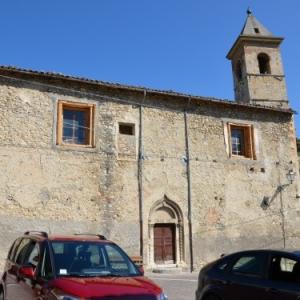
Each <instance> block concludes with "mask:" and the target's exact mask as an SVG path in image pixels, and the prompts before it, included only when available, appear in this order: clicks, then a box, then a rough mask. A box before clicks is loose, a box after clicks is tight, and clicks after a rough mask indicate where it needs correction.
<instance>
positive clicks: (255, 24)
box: [226, 8, 283, 59]
mask: <svg viewBox="0 0 300 300" xmlns="http://www.w3.org/2000/svg"><path fill="white" fill-rule="evenodd" d="M251 41H252V42H265V43H270V44H273V45H280V44H281V42H282V41H283V38H282V37H276V36H274V35H273V34H272V33H271V32H270V31H269V30H268V29H267V28H266V27H265V26H263V25H262V24H261V23H260V22H259V21H258V20H257V19H256V18H255V16H254V15H253V13H252V11H251V10H250V9H249V8H248V10H247V19H246V21H245V24H244V26H243V29H242V31H241V33H240V35H239V36H238V38H237V39H236V41H235V43H234V44H233V46H232V47H231V49H230V51H229V52H228V54H227V56H226V57H227V58H228V59H232V57H233V56H234V53H235V50H236V49H237V48H239V47H240V46H241V44H244V43H245V42H251Z"/></svg>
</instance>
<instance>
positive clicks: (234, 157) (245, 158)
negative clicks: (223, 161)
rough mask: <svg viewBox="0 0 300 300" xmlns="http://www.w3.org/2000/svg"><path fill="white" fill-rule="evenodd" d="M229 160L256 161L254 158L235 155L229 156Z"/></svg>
mask: <svg viewBox="0 0 300 300" xmlns="http://www.w3.org/2000/svg"><path fill="white" fill-rule="evenodd" d="M229 158H233V159H242V160H256V158H254V157H248V156H244V155H235V154H230V156H229Z"/></svg>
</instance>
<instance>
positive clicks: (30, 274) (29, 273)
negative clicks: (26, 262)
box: [19, 266, 34, 279]
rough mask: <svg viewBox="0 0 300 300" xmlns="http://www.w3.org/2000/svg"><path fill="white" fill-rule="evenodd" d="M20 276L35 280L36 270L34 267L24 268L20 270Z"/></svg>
mask: <svg viewBox="0 0 300 300" xmlns="http://www.w3.org/2000/svg"><path fill="white" fill-rule="evenodd" d="M19 275H20V276H21V277H24V278H30V279H33V278H34V268H33V267H32V266H23V267H21V268H20V269H19Z"/></svg>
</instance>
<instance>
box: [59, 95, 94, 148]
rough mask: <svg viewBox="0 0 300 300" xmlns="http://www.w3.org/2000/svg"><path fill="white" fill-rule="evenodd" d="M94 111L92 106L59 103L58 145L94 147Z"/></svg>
mask: <svg viewBox="0 0 300 300" xmlns="http://www.w3.org/2000/svg"><path fill="white" fill-rule="evenodd" d="M94 110H95V106H94V105H92V104H84V103H72V102H63V101H59V102H58V119H57V144H58V145H76V146H77V145H78V146H87V147H93V146H94V128H93V126H94Z"/></svg>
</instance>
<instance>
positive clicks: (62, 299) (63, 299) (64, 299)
mask: <svg viewBox="0 0 300 300" xmlns="http://www.w3.org/2000/svg"><path fill="white" fill-rule="evenodd" d="M57 299H58V300H80V298H77V297H73V296H69V295H61V296H58V298H57Z"/></svg>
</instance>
